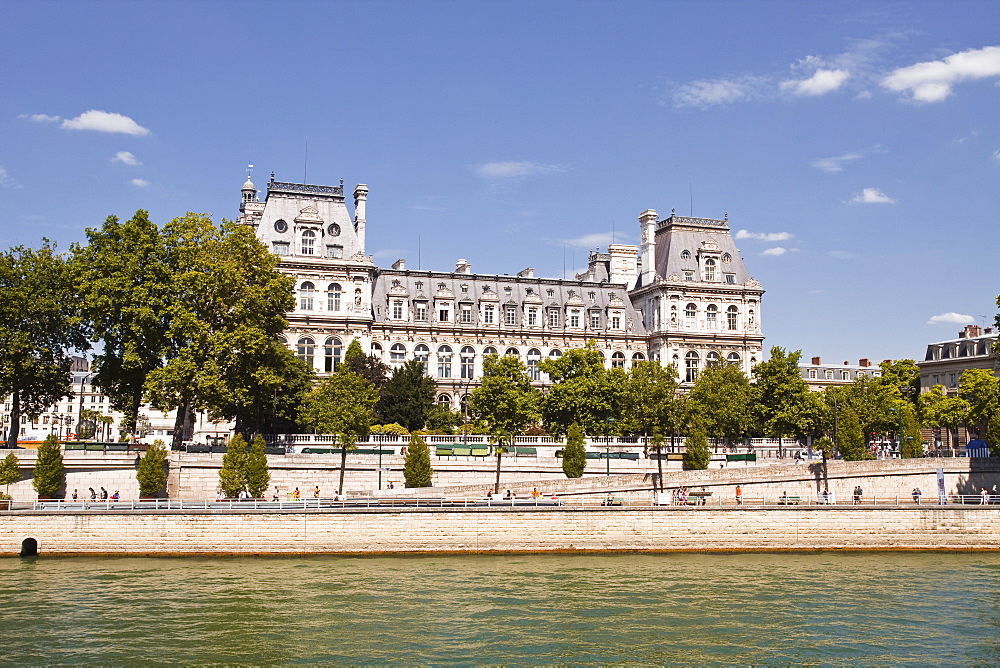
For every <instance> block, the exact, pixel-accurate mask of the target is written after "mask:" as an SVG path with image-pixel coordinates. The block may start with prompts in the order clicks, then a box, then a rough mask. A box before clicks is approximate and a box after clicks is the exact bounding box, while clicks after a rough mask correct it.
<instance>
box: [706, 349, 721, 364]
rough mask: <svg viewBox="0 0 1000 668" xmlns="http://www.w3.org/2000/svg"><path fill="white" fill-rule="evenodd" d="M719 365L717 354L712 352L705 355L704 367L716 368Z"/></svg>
mask: <svg viewBox="0 0 1000 668" xmlns="http://www.w3.org/2000/svg"><path fill="white" fill-rule="evenodd" d="M718 365H719V353H717V352H715V351H714V350H713V351H711V352H710V353H708V354H707V355H705V366H706V367H710V366H718Z"/></svg>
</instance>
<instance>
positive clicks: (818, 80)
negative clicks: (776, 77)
mask: <svg viewBox="0 0 1000 668" xmlns="http://www.w3.org/2000/svg"><path fill="white" fill-rule="evenodd" d="M850 77H851V73H850V72H848V71H847V70H823V69H820V70H816V72H815V73H814V74H813V75H812V76H811V77H809V78H808V79H799V80H794V79H793V80H790V81H782V82H781V90H783V91H788V92H791V93H793V94H795V95H814V96H815V95H826V94H827V93H832V92H833V91H835V90H837V89H838V88H840V87H841V86H842V85H843V84H844V82H845V81H847V80H848V79H849V78H850Z"/></svg>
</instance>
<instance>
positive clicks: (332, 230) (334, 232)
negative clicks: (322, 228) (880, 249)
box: [326, 223, 340, 237]
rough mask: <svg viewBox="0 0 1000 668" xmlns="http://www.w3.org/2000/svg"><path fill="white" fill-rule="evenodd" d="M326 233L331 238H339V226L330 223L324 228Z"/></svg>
mask: <svg viewBox="0 0 1000 668" xmlns="http://www.w3.org/2000/svg"><path fill="white" fill-rule="evenodd" d="M326 233H327V234H329V235H330V236H331V237H339V236H340V225H338V224H337V223H330V224H329V226H327V228H326Z"/></svg>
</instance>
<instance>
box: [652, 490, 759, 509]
mask: <svg viewBox="0 0 1000 668" xmlns="http://www.w3.org/2000/svg"><path fill="white" fill-rule="evenodd" d="M737 490H738V491H737V494H736V498H737V503H742V502H743V490H742V488H740V487H738V486H737ZM701 491H702V492H704V491H705V488H704V487H702V488H701ZM689 497H691V489H690V488H688V487H683V486H681V487H678V488H676V489H672V490H670V504H671V505H674V506H686V505H688V498H689ZM692 502H693V503H694V505H702V506H704V505H705V504H706V503H707V502H708V501H707V498H706V495H705V494H700V495H698V496H694V497H693V501H692Z"/></svg>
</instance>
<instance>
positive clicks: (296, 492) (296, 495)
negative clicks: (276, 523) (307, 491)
mask: <svg viewBox="0 0 1000 668" xmlns="http://www.w3.org/2000/svg"><path fill="white" fill-rule="evenodd" d="M301 496H302V492H300V491H299V488H298V487H296V488H295V491H294V492H292V498H293V499H295V500H296V501H298V500H299V498H300V497H301Z"/></svg>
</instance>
